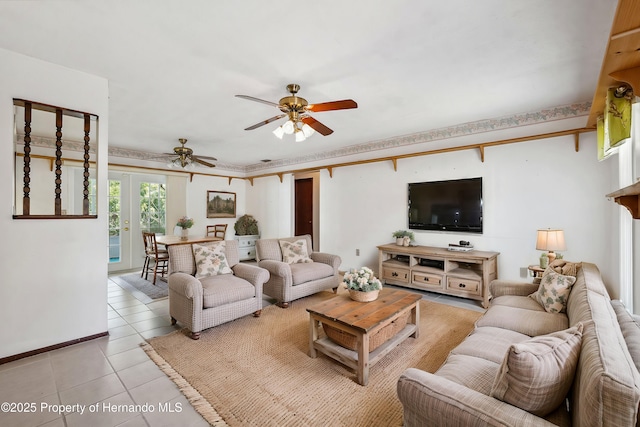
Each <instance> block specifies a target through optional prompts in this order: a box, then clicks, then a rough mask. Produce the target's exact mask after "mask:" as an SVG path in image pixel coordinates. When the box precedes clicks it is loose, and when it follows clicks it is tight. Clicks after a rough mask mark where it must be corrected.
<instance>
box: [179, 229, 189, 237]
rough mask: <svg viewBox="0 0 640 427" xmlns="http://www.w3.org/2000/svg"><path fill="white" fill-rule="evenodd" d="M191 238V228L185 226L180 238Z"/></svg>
mask: <svg viewBox="0 0 640 427" xmlns="http://www.w3.org/2000/svg"><path fill="white" fill-rule="evenodd" d="M188 238H189V229H188V228H183V229H182V231H181V233H180V240H187V239H188Z"/></svg>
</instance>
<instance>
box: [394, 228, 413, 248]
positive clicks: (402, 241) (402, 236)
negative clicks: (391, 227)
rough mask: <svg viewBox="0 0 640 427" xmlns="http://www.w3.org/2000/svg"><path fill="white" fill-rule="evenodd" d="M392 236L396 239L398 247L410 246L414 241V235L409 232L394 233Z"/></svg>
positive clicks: (399, 231)
mask: <svg viewBox="0 0 640 427" xmlns="http://www.w3.org/2000/svg"><path fill="white" fill-rule="evenodd" d="M392 236H393V237H395V238H396V245H398V246H409V243H411V242H412V241H413V233H412V232H411V231H407V230H398V231H394V232H393V234H392Z"/></svg>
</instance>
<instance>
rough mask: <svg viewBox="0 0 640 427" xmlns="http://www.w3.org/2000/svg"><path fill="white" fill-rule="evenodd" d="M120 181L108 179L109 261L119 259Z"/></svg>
mask: <svg viewBox="0 0 640 427" xmlns="http://www.w3.org/2000/svg"><path fill="white" fill-rule="evenodd" d="M120 190H121V182H120V181H115V180H109V262H118V261H120V218H121V216H122V212H121V210H122V209H121V206H122V205H121V198H120Z"/></svg>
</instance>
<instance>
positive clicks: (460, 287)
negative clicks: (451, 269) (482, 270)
mask: <svg viewBox="0 0 640 427" xmlns="http://www.w3.org/2000/svg"><path fill="white" fill-rule="evenodd" d="M447 289H450V290H454V291H464V292H469V293H472V294H478V295H480V290H481V289H482V288H481V286H480V280H471V279H460V278H458V277H447Z"/></svg>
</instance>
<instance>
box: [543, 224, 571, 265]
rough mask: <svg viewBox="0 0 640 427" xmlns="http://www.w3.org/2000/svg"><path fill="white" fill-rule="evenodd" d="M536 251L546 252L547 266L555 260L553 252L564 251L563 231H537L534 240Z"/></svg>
mask: <svg viewBox="0 0 640 427" xmlns="http://www.w3.org/2000/svg"><path fill="white" fill-rule="evenodd" d="M536 249H537V250H539V251H548V253H547V256H548V257H549V264H551V263H552V262H553V261H554V260H555V259H556V254H555V252H554V251H564V250H566V249H567V245H566V244H565V243H564V231H562V230H551V229H549V228H548V229H546V230H538V238H537V240H536Z"/></svg>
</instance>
